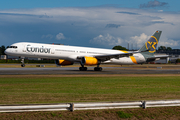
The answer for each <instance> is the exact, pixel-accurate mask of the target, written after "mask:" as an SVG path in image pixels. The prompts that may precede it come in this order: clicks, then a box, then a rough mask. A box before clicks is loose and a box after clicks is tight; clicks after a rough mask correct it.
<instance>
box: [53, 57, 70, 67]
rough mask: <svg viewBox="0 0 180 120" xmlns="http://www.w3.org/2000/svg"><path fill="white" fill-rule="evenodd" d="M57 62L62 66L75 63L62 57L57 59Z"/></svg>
mask: <svg viewBox="0 0 180 120" xmlns="http://www.w3.org/2000/svg"><path fill="white" fill-rule="evenodd" d="M55 63H56V65H62V66H65V65H73V62H71V61H67V60H61V59H58V60H56V61H55Z"/></svg>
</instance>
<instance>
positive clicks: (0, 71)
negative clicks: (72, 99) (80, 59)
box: [0, 67, 180, 75]
mask: <svg viewBox="0 0 180 120" xmlns="http://www.w3.org/2000/svg"><path fill="white" fill-rule="evenodd" d="M93 69H94V67H88V70H87V71H79V68H78V67H52V68H0V75H38V74H39V75H51V74H62V75H68V74H69V75H70V74H180V69H161V68H134V67H133V68H131V67H103V71H94V70H93Z"/></svg>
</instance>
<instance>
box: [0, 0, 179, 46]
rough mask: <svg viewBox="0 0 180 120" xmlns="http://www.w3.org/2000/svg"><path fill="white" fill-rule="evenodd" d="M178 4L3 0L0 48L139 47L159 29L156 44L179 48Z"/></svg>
mask: <svg viewBox="0 0 180 120" xmlns="http://www.w3.org/2000/svg"><path fill="white" fill-rule="evenodd" d="M179 4H180V1H177V0H171V1H169V0H125V1H122V0H91V1H86V0H51V1H50V0H31V1H30V0H2V1H0V42H1V44H0V45H5V46H9V45H11V44H13V43H16V42H36V43H61V44H65V45H74V46H85V47H98V48H108V49H111V48H113V47H114V46H115V45H121V46H123V47H127V46H128V43H129V45H130V49H136V48H137V49H139V48H140V47H142V46H143V45H144V43H145V42H146V41H147V40H148V38H149V37H150V36H151V35H152V34H153V33H154V32H155V31H156V30H162V35H161V38H160V42H159V45H158V46H161V45H163V46H166V47H172V48H173V49H179V46H180V34H179V30H180V7H179V6H178V5H179Z"/></svg>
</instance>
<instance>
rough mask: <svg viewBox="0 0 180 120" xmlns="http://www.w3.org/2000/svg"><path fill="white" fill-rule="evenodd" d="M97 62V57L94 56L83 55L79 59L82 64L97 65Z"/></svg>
mask: <svg viewBox="0 0 180 120" xmlns="http://www.w3.org/2000/svg"><path fill="white" fill-rule="evenodd" d="M99 63H100V61H98V59H97V58H94V57H87V56H85V57H83V58H82V59H81V64H82V65H97V64H99Z"/></svg>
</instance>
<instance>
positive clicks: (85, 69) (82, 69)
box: [79, 65, 87, 71]
mask: <svg viewBox="0 0 180 120" xmlns="http://www.w3.org/2000/svg"><path fill="white" fill-rule="evenodd" d="M81 66H82V67H79V70H80V71H87V67H84V65H81Z"/></svg>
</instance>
